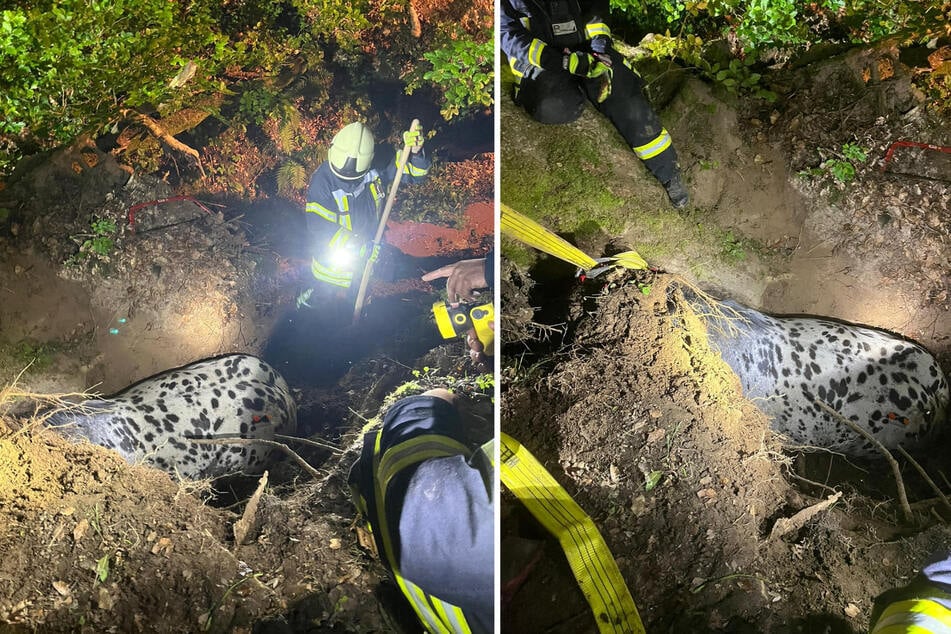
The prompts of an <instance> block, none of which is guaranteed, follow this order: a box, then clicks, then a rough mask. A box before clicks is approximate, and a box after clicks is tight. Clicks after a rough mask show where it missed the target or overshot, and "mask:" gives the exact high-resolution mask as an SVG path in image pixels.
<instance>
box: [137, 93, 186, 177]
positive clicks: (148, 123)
mask: <svg viewBox="0 0 951 634" xmlns="http://www.w3.org/2000/svg"><path fill="white" fill-rule="evenodd" d="M122 116H124V117H127V118H129V119H132V120H134V121H135V122H137V123H139V124H141V125H142V126H143V127H145V129H146V130H148V131H149V132H150V133H152V135H153V136H155V137H156V138H157V139H159V140H160V141H162V143H164V144H165V145H167V146H168V147H170V148H172V149H173V150H175V151H176V152H181V153H182V154H186V155H188V156H190V157H192V158H193V159H195V163H196V164H197V165H198V171H199V172H201V177H202V178H205V168H204V167H203V166H202V164H201V156H200V155H199V154H198V150H196V149H195V148H193V147H191V146H190V145H187V144H185V143H182V142H181V141H179V140H178V139H176V138H175V137H174V136H172V135H171V134H170V133H169V132H168V130H166V129H165V127H164V126H163V125H162V124H161V123H159V122H158V121H156V120H155V119H153V118H152V117H150V116H148V115H145V114H142V113H141V112H136V111H135V110H128V109H127V110H123V111H122Z"/></svg>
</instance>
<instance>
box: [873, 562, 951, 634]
mask: <svg viewBox="0 0 951 634" xmlns="http://www.w3.org/2000/svg"><path fill="white" fill-rule="evenodd" d="M869 632H870V633H871V634H908V633H915V634H948V633H949V632H951V556H948V557H946V558H945V559H943V560H941V561H938V562H935V563H932V564H929V565H927V566H925V567H924V568H923V569H922V571H921V574H920V575H918V576H917V577H916V578H915V579H914V580H913V581H912V583H910V584H909V585H907V586H905V587H903V588H897V589H895V590H889V591H888V592H885V593H883V594H882V595H881V596H879V597H877V598H876V599H875V607H874V609H873V610H872V618H871V625H870V627H869Z"/></svg>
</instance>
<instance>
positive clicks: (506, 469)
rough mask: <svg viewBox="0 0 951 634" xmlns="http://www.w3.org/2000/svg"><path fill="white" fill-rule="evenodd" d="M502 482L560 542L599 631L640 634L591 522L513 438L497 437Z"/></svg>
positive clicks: (640, 626) (624, 587)
mask: <svg viewBox="0 0 951 634" xmlns="http://www.w3.org/2000/svg"><path fill="white" fill-rule="evenodd" d="M500 440H501V447H500V454H501V455H500V460H501V462H500V464H499V472H500V475H501V477H502V482H503V483H504V484H505V486H506V487H508V489H509V490H510V491H511V492H512V493H513V494H514V495H515V496H516V497H517V498H518V499H519V500H520V501H521V502H522V504H524V505H525V507H526V508H527V509H528V510H529V512H531V514H532V515H534V516H535V519H537V520H538V521H539V522H540V523H541V524H542V525H543V526H544V527H545V528H546V529H547V530H548V531H549V532H550V533H552V534H553V535H554V536H555V537H557V538H558V542H559V543H560V544H561V548H562V550H564V552H565V556H566V557H567V559H568V563H569V565H570V566H571V570H572V572H574V575H575V578H576V579H577V581H578V586H579V587H580V588H581V592H582V593H583V594H584V595H585V598H587V600H588V604H589V605H590V606H591V609H592V611H593V612H594V618H595V621H596V622H597V624H598V629H599V630H600V631H601V632H612V633H613V632H625V633H628V634H630V633H633V634H644V625H643V623H642V622H641V617H640V615H639V614H638V613H637V606H635V605H634V599H633V598H632V597H631V593H630V591H629V590H628V589H627V585H626V584H625V583H624V578H623V577H622V576H621V571H620V570H618V567H617V564H616V563H615V561H614V558H613V557H612V556H611V551H610V550H609V549H608V547H607V544H605V543H604V539H603V538H602V537H601V533H599V532H598V529H597V528H596V527H595V525H594V522H592V521H591V518H590V517H588V515H587V514H586V513H585V512H584V511H583V510H581V507H579V506H578V505H577V504H576V503H575V501H574V500H572V499H571V496H569V495H568V493H567V492H565V490H564V489H563V488H562V487H561V485H560V484H558V482H557V481H556V480H555V479H554V478H553V477H551V474H549V473H548V472H547V471H546V470H545V468H544V467H543V466H542V465H541V463H539V462H538V460H536V459H535V457H534V456H533V455H532V454H531V453H530V452H529V451H528V450H527V449H525V448H524V447H523V446H522V445H521V444H519V442H518V441H516V440H515V439H514V438H512V437H511V436H509V435H508V434H505V433H504V432H503V433H502V434H501V439H500Z"/></svg>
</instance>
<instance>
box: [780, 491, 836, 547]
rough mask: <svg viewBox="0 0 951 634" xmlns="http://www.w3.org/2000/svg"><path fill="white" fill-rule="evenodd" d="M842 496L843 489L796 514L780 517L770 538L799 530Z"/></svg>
mask: <svg viewBox="0 0 951 634" xmlns="http://www.w3.org/2000/svg"><path fill="white" fill-rule="evenodd" d="M841 497H842V491H836V492H835V493H834V494H833V495H830V496H829V497H827V498H826V499H824V500H822V501H821V502H817V503H815V504H813V505H812V506H807V507H806V508H804V509H802V510H801V511H799V512H798V513H796V514H794V515H793V516H792V517H781V518H779V519H778V520H776V523H775V524H773V529H772V530H771V531H769V538H770V539H779V538H780V537H782V536H783V535H785V534H786V533H791V532H792V531H797V530H799V529H800V528H802V527H803V526H805V525H806V522H808V521H809V520H811V519H812V518H813V517H815V516H816V515H818V514H819V513H821V512H822V511H824V510H826V509H827V508H829V507H830V506H832V505H833V504H835V503H836V502H838V501H839V499H840V498H841Z"/></svg>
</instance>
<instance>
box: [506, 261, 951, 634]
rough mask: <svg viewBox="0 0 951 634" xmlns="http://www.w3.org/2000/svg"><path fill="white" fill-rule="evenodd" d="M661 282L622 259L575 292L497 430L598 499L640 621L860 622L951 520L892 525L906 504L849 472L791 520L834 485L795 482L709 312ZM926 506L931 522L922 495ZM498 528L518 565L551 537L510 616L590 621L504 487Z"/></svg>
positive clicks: (580, 497) (517, 373)
mask: <svg viewBox="0 0 951 634" xmlns="http://www.w3.org/2000/svg"><path fill="white" fill-rule="evenodd" d="M668 283H669V279H668V278H666V277H660V278H648V277H643V276H642V277H631V276H624V275H620V274H616V275H615V276H614V277H612V278H611V279H610V280H609V281H603V282H600V283H598V284H592V283H588V284H586V285H584V286H581V287H579V288H577V289H576V290H575V291H574V292H572V293H571V294H570V295H569V297H568V298H567V300H566V306H567V309H566V314H567V315H568V319H567V322H566V325H565V326H564V328H565V329H566V331H567V333H568V338H569V341H572V343H571V345H570V346H568V347H566V348H563V349H561V350H559V351H558V352H557V354H553V355H552V356H550V357H542V358H541V360H540V362H538V363H537V364H536V365H534V366H529V367H526V365H527V364H526V363H525V359H522V361H521V365H520V366H514V365H512V366H509V367H508V368H507V370H506V374H509V375H510V376H512V377H513V378H512V380H510V381H508V382H506V384H505V387H504V388H503V389H504V392H503V399H502V403H503V405H502V421H503V429H504V430H505V431H506V432H508V433H510V434H512V435H513V436H514V437H515V438H517V439H519V440H521V441H522V442H523V443H525V444H526V446H527V448H528V449H529V450H531V451H532V452H533V453H535V455H536V456H537V457H538V458H539V459H540V460H541V461H542V462H543V464H545V465H546V466H547V467H548V469H549V470H550V471H551V472H552V474H553V475H554V476H555V477H556V478H557V479H558V480H559V481H560V482H561V484H562V485H563V486H565V488H566V489H567V490H568V492H569V494H571V495H572V496H573V497H574V498H575V500H576V501H577V502H578V503H579V504H580V505H581V506H582V508H584V509H585V510H586V511H587V512H588V513H589V514H590V515H591V516H592V518H593V520H594V522H595V524H596V525H597V526H598V527H599V529H600V530H601V532H602V534H603V535H604V537H605V540H606V541H607V543H608V546H609V547H610V548H611V551H612V553H613V555H614V557H615V558H616V560H617V562H618V565H619V567H620V570H621V573H622V574H623V575H624V577H625V580H626V581H627V583H628V586H629V587H630V588H631V591H632V593H633V595H634V599H635V601H636V603H637V605H638V608H639V610H640V613H641V616H642V618H643V620H644V622H645V625H646V627H647V630H648V631H650V632H684V631H724V632H790V633H791V632H805V631H821V630H822V628H825V627H831V628H832V630H831V631H836V632H858V631H862V630H863V628H865V627H866V626H867V618H868V614H869V612H870V609H871V602H872V599H873V598H874V597H875V596H876V595H877V594H878V593H879V592H881V591H882V590H884V589H886V588H888V587H892V586H895V585H901V583H903V581H902V580H903V579H904V578H907V576H908V575H910V574H912V571H913V570H915V569H916V568H917V566H919V565H920V564H921V563H922V562H923V561H924V560H925V558H926V557H927V556H928V555H929V554H931V552H932V550H933V549H935V548H937V547H939V546H941V545H946V544H947V543H949V541H951V530H949V529H948V528H947V526H946V525H938V526H931V527H930V528H928V529H926V530H924V531H922V532H914V533H913V534H911V535H909V536H908V537H907V538H905V539H899V540H895V541H892V539H893V538H894V537H895V536H896V534H899V533H900V532H901V529H900V528H899V522H898V521H897V515H896V514H897V507H896V506H895V505H893V504H891V505H889V504H885V505H883V504H881V501H879V500H873V499H869V498H868V497H866V496H865V495H864V494H863V493H860V492H859V491H858V490H857V488H856V487H855V486H853V485H851V484H849V483H839V484H838V485H837V487H836V488H837V489H839V490H841V491H842V497H841V501H840V502H838V503H837V504H835V505H833V506H832V507H831V508H828V509H824V510H822V511H820V512H818V513H816V514H815V515H814V516H813V517H811V518H809V519H808V520H807V521H800V520H801V517H800V518H797V519H796V520H795V521H794V522H793V525H792V527H791V528H789V529H788V530H786V532H785V533H782V532H781V531H780V530H779V528H781V527H782V526H783V523H782V522H781V521H780V520H782V519H783V518H789V519H791V518H793V517H794V516H795V514H796V513H797V512H799V511H800V510H803V509H806V508H808V507H810V506H812V505H813V504H816V503H818V502H820V501H822V500H824V499H825V498H826V497H827V496H829V495H831V494H832V493H834V490H833V489H832V488H831V487H830V486H826V485H822V484H820V485H817V486H815V487H814V488H807V489H804V490H806V491H809V494H806V493H804V492H800V491H799V490H797V488H796V487H795V486H793V483H796V482H799V480H798V479H797V477H796V476H795V473H794V472H793V471H792V469H791V468H790V467H791V464H792V461H791V459H790V458H789V457H787V456H785V455H784V454H783V453H782V451H781V450H780V447H779V445H778V444H777V442H776V439H775V437H774V435H773V434H772V433H771V432H770V430H769V428H768V424H767V421H766V420H765V418H764V416H763V415H762V414H761V413H760V412H759V411H758V410H757V409H756V408H755V407H754V406H753V405H752V403H750V402H749V401H747V400H746V399H744V398H743V397H742V394H741V391H740V389H739V384H738V380H737V379H736V377H735V375H733V373H732V372H731V371H730V370H729V368H728V367H727V366H725V365H724V364H723V362H722V360H720V358H719V357H718V356H717V355H715V354H713V353H712V352H711V351H710V349H709V347H708V345H707V343H706V337H705V331H704V328H703V326H702V324H701V323H700V322H699V320H697V319H696V318H695V317H692V316H691V315H690V313H689V312H686V313H683V314H681V315H680V316H677V317H672V316H671V315H670V314H669V308H668V298H669V295H668V293H667V285H668ZM510 292H511V289H509V290H508V291H506V293H510ZM866 468H867V469H871V471H869V472H868V475H867V477H868V478H869V479H870V480H877V481H880V482H885V481H887V480H888V479H889V476H888V474H887V471H886V470H885V469H884V468H883V467H882V466H881V465H879V464H877V463H872V464H870V465H867V466H866ZM917 519H918V520H919V521H921V522H923V523H924V524H926V525H928V524H931V523H932V522H929V519H928V515H927V513H926V512H925V511H924V510H922V513H921V514H920V515H919V516H918V518H917ZM932 519H933V518H932ZM503 537H504V538H508V539H505V540H504V541H503V560H505V559H507V558H508V557H510V556H511V557H513V558H514V559H516V560H517V561H519V562H520V565H521V567H519V566H515V568H514V571H515V572H519V571H522V570H524V569H525V567H526V566H528V565H529V563H530V561H531V559H532V557H531V556H530V555H523V554H521V553H522V551H523V550H524V549H520V548H519V547H518V544H519V543H520V540H521V539H525V538H528V539H530V540H534V541H535V542H536V544H537V546H536V547H537V548H541V549H542V552H543V553H544V556H543V558H542V559H541V561H540V562H539V563H538V564H537V566H536V567H535V568H534V569H533V570H532V571H531V572H530V574H529V577H528V581H527V582H526V583H525V585H524V586H523V587H522V588H521V589H520V590H518V591H517V592H516V593H515V594H514V596H512V597H510V602H509V603H508V606H507V609H506V610H505V612H504V614H505V616H504V617H503V618H504V622H505V623H506V625H507V626H508V627H510V628H511V631H529V630H530V629H531V630H533V631H542V630H543V631H554V632H581V631H595V626H594V623H593V622H592V621H591V616H590V613H589V610H588V608H587V606H586V605H585V603H584V600H583V598H582V597H581V595H580V593H579V592H578V590H577V589H576V587H575V586H574V582H573V580H572V579H571V573H570V570H569V569H568V568H567V565H566V564H565V562H564V560H563V556H561V555H560V554H559V549H558V548H557V544H554V543H552V541H551V540H550V538H548V537H547V536H545V535H543V534H542V533H541V532H540V529H539V528H538V527H537V526H536V525H535V524H534V521H533V520H531V519H530V518H528V517H527V516H526V514H525V513H524V511H522V510H521V508H520V507H519V506H518V505H517V504H516V503H514V502H512V501H509V502H507V503H506V504H505V505H504V506H503ZM513 538H518V539H513ZM538 543H540V545H538ZM507 553H508V554H507ZM512 574H514V573H512ZM541 606H545V607H544V609H543V610H542V609H540V607H541ZM817 628H818V629H817Z"/></svg>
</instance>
